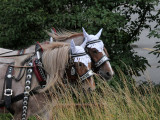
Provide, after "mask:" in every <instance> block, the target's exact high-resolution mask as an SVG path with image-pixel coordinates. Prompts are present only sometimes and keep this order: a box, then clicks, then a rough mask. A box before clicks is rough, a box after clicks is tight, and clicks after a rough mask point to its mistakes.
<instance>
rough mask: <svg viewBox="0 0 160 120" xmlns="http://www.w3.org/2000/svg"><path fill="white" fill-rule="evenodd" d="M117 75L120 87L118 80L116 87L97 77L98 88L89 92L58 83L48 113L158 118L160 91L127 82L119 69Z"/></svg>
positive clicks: (60, 119) (110, 119) (111, 119)
mask: <svg viewBox="0 0 160 120" xmlns="http://www.w3.org/2000/svg"><path fill="white" fill-rule="evenodd" d="M120 77H121V80H122V81H123V84H124V88H123V89H122V88H121V87H120V86H119V85H118V83H117V89H116V90H115V89H113V88H112V87H111V86H109V85H108V83H107V82H106V81H104V80H102V79H100V78H96V79H98V80H97V81H98V82H97V89H96V90H95V91H92V92H84V91H83V90H82V88H81V87H77V86H73V85H65V86H63V87H62V86H61V87H59V89H58V92H56V93H55V94H54V96H53V97H54V101H53V102H52V103H50V104H49V106H50V107H49V108H50V109H48V112H49V113H50V117H52V119H54V120H159V119H160V93H159V92H158V91H157V90H156V89H154V87H153V86H152V85H149V86H141V89H139V88H137V87H136V86H135V85H134V83H131V84H130V85H129V86H128V84H127V78H126V76H125V75H124V74H123V73H122V72H120ZM112 80H114V78H113V79H112ZM78 86H80V85H78ZM130 87H132V89H130ZM42 119H44V120H45V118H42Z"/></svg>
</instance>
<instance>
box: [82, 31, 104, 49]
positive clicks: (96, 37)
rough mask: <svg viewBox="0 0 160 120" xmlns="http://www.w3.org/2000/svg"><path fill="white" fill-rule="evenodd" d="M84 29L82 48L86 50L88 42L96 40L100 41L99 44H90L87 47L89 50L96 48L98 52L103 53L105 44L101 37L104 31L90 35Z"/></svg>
mask: <svg viewBox="0 0 160 120" xmlns="http://www.w3.org/2000/svg"><path fill="white" fill-rule="evenodd" d="M82 29H83V35H84V38H85V40H84V42H83V43H82V45H81V46H82V47H83V48H85V46H86V44H87V43H88V42H92V41H95V40H98V41H99V42H95V43H92V44H88V45H87V47H88V48H96V49H97V50H98V52H103V48H104V44H103V42H102V41H101V40H99V38H100V36H101V33H102V30H103V29H101V30H100V31H99V32H98V33H97V34H96V35H89V34H88V33H87V32H86V31H85V29H84V28H82Z"/></svg>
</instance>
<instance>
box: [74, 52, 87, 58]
mask: <svg viewBox="0 0 160 120" xmlns="http://www.w3.org/2000/svg"><path fill="white" fill-rule="evenodd" d="M85 55H87V53H86V52H84V53H76V54H71V57H72V58H74V57H80V56H85Z"/></svg>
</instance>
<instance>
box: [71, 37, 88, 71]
mask: <svg viewBox="0 0 160 120" xmlns="http://www.w3.org/2000/svg"><path fill="white" fill-rule="evenodd" d="M71 50H72V54H74V55H76V54H77V57H74V62H81V63H83V64H84V65H85V66H86V67H87V68H88V64H89V63H90V62H91V58H90V57H89V56H88V55H87V54H86V53H85V50H84V48H83V47H81V46H75V43H74V41H73V40H72V41H71ZM79 54H84V55H82V56H78V55H79Z"/></svg>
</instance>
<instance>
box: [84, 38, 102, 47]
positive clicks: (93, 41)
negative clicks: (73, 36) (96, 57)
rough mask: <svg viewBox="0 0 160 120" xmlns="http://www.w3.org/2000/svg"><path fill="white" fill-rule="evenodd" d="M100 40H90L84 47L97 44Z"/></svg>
mask: <svg viewBox="0 0 160 120" xmlns="http://www.w3.org/2000/svg"><path fill="white" fill-rule="evenodd" d="M101 41H102V40H99V39H98V40H92V41H88V42H87V43H86V47H87V46H88V45H90V44H94V43H98V42H101Z"/></svg>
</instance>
